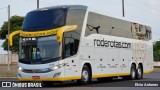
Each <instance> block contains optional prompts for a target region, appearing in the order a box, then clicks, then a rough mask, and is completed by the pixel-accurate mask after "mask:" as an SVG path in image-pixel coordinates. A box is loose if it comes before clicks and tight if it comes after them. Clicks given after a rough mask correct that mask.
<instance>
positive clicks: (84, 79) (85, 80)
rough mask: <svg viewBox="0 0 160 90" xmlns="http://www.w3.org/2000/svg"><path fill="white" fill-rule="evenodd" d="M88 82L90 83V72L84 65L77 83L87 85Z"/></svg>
mask: <svg viewBox="0 0 160 90" xmlns="http://www.w3.org/2000/svg"><path fill="white" fill-rule="evenodd" d="M90 82H91V71H90V70H89V68H88V66H87V65H84V66H83V69H82V73H81V79H80V80H78V83H80V84H87V83H90Z"/></svg>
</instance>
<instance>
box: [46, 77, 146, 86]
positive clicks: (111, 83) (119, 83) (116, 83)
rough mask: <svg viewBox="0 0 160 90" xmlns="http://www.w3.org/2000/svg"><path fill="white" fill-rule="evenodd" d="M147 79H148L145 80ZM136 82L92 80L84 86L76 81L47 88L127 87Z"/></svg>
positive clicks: (55, 84)
mask: <svg viewBox="0 0 160 90" xmlns="http://www.w3.org/2000/svg"><path fill="white" fill-rule="evenodd" d="M144 79H147V78H143V80H144ZM134 81H136V80H125V79H117V78H115V79H113V80H111V81H103V82H102V81H98V80H96V79H94V80H92V82H91V83H89V84H86V85H82V84H79V83H77V82H76V81H67V82H63V83H54V84H53V85H52V86H47V87H53V88H54V87H55V88H65V87H125V86H126V87H127V86H129V84H130V82H134Z"/></svg>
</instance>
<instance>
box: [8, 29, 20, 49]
mask: <svg viewBox="0 0 160 90" xmlns="http://www.w3.org/2000/svg"><path fill="white" fill-rule="evenodd" d="M20 32H21V30H17V31H14V32H12V33H11V34H10V35H9V37H8V40H9V46H12V45H13V41H12V38H13V36H15V35H16V34H19V33H20Z"/></svg>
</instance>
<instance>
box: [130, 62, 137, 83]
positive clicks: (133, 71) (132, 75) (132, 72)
mask: <svg viewBox="0 0 160 90" xmlns="http://www.w3.org/2000/svg"><path fill="white" fill-rule="evenodd" d="M136 72H137V71H136V67H135V66H134V65H131V70H130V79H131V80H135V79H136Z"/></svg>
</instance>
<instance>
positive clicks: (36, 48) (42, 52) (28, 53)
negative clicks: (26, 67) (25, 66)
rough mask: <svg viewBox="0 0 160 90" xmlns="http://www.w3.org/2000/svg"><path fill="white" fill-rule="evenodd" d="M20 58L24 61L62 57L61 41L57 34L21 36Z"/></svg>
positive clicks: (40, 60) (43, 60) (52, 59)
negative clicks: (36, 36) (34, 36)
mask: <svg viewBox="0 0 160 90" xmlns="http://www.w3.org/2000/svg"><path fill="white" fill-rule="evenodd" d="M20 41H21V49H20V50H21V51H20V60H21V61H23V63H25V62H28V63H31V62H45V61H54V60H58V59H59V58H60V57H61V54H60V43H58V42H57V41H56V36H55V35H54V36H48V37H38V38H21V40H20Z"/></svg>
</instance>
